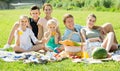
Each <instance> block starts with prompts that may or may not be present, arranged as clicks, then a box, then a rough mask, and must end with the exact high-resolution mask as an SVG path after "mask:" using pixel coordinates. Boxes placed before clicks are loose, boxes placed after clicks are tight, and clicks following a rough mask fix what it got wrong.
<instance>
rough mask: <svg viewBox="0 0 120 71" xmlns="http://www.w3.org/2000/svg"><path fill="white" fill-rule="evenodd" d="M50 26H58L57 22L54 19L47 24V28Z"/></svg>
mask: <svg viewBox="0 0 120 71" xmlns="http://www.w3.org/2000/svg"><path fill="white" fill-rule="evenodd" d="M50 24H55V25H56V26H57V22H56V21H55V20H54V19H51V20H49V21H48V22H47V26H49V25H50Z"/></svg>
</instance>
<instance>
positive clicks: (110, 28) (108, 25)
mask: <svg viewBox="0 0 120 71" xmlns="http://www.w3.org/2000/svg"><path fill="white" fill-rule="evenodd" d="M102 27H103V28H104V30H105V31H106V33H109V32H113V33H114V43H116V44H118V42H117V39H116V35H115V32H114V29H113V26H112V24H110V23H106V24H104V25H103V26H102Z"/></svg>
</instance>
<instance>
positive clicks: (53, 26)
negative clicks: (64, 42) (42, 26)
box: [48, 24, 56, 32]
mask: <svg viewBox="0 0 120 71" xmlns="http://www.w3.org/2000/svg"><path fill="white" fill-rule="evenodd" d="M48 29H49V31H51V32H54V31H56V25H55V24H49V25H48Z"/></svg>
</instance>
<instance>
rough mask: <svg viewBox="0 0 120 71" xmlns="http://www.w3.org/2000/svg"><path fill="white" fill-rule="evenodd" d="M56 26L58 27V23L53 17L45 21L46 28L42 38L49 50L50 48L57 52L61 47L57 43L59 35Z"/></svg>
mask: <svg viewBox="0 0 120 71" xmlns="http://www.w3.org/2000/svg"><path fill="white" fill-rule="evenodd" d="M57 27H58V25H57V22H56V21H55V20H53V19H51V20H49V21H48V22H47V28H48V30H47V32H45V34H44V39H45V40H46V44H45V46H46V47H47V48H49V49H50V50H52V51H54V52H56V53H59V52H60V51H59V50H61V49H62V47H61V45H59V44H58V43H59V41H60V40H59V39H58V38H59V36H60V35H59V34H58V32H57Z"/></svg>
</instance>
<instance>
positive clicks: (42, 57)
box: [0, 51, 56, 64]
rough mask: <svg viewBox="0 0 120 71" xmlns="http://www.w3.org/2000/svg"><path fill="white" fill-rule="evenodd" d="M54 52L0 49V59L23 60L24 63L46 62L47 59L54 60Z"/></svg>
mask: <svg viewBox="0 0 120 71" xmlns="http://www.w3.org/2000/svg"><path fill="white" fill-rule="evenodd" d="M54 54H56V53H54V52H47V53H46V54H44V53H41V52H33V51H32V52H26V53H20V54H17V53H15V52H8V51H0V59H2V60H3V61H6V62H13V61H19V60H21V61H23V62H24V63H31V62H33V63H42V64H46V63H47V62H48V61H56V58H55V57H54Z"/></svg>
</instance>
